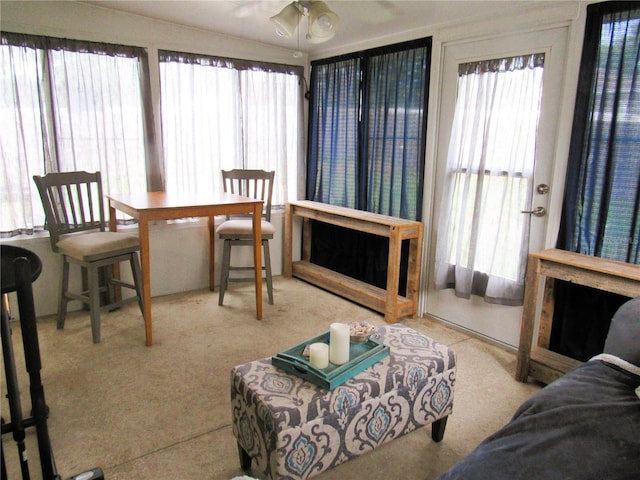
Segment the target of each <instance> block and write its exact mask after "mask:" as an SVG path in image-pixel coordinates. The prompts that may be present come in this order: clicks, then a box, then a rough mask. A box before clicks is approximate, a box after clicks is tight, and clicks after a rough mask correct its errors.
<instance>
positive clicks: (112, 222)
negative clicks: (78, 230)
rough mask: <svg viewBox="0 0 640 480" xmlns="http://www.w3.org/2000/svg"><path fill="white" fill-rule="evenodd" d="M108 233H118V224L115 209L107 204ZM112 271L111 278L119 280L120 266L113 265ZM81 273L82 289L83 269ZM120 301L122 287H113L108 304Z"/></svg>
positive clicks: (117, 264)
mask: <svg viewBox="0 0 640 480" xmlns="http://www.w3.org/2000/svg"><path fill="white" fill-rule="evenodd" d="M109 231H110V232H117V231H118V222H117V219H116V209H115V208H114V207H112V206H111V204H109ZM111 268H112V269H113V273H112V275H113V278H114V279H118V280H119V279H120V264H119V263H114V264H113V265H112V267H111ZM82 273H83V287H84V274H85V269H84V268H83V269H82ZM121 299H122V287H120V285H114V287H113V298H110V299H109V301H110V302H119V301H120V300H121Z"/></svg>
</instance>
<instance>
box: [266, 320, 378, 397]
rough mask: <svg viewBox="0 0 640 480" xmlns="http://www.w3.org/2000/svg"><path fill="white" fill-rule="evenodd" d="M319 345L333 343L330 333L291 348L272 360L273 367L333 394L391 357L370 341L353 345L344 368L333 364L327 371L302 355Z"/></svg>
mask: <svg viewBox="0 0 640 480" xmlns="http://www.w3.org/2000/svg"><path fill="white" fill-rule="evenodd" d="M316 342H325V343H329V332H328V331H326V332H324V333H321V334H320V335H317V336H316V337H313V338H310V339H308V340H306V341H304V342H302V343H301V344H299V345H296V346H295V347H291V348H288V349H287V350H284V351H282V352H280V353H277V354H275V355H274V356H273V357H271V363H272V364H273V365H274V366H276V367H278V368H280V369H282V370H284V371H285V372H288V373H292V374H294V375H296V376H298V377H300V378H303V379H305V380H307V381H308V382H311V383H313V384H314V385H318V386H319V387H322V388H326V389H328V390H333V389H334V388H335V387H337V386H338V385H341V384H342V383H344V382H346V381H347V380H349V379H350V378H351V377H353V376H355V375H357V374H358V373H360V372H362V371H363V370H364V369H366V368H367V367H369V366H370V365H373V364H374V363H376V362H378V361H380V360H381V359H383V358H384V357H386V356H387V355H389V347H387V346H386V345H383V344H382V343H380V342H378V341H377V340H374V339H371V338H369V339H368V340H367V341H366V342H351V343H350V345H349V361H348V362H347V363H345V364H343V365H335V364H333V363H331V362H329V366H328V367H326V368H321V369H320V368H316V367H314V366H313V365H312V364H311V362H309V360H308V359H307V358H305V357H304V356H303V355H302V352H304V349H305V347H306V346H307V345H309V344H311V343H316Z"/></svg>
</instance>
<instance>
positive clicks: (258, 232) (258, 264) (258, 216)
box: [253, 203, 262, 320]
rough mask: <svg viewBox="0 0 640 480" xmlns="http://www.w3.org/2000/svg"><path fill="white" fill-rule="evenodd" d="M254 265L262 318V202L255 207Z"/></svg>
mask: <svg viewBox="0 0 640 480" xmlns="http://www.w3.org/2000/svg"><path fill="white" fill-rule="evenodd" d="M253 265H254V272H255V279H256V281H255V284H256V317H257V319H258V320H262V203H256V204H255V206H254V209H253Z"/></svg>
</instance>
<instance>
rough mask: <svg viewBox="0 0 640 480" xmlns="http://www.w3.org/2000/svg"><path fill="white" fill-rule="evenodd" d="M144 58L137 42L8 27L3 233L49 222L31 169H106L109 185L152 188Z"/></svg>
mask: <svg viewBox="0 0 640 480" xmlns="http://www.w3.org/2000/svg"><path fill="white" fill-rule="evenodd" d="M142 58H144V62H146V52H143V51H142V49H136V48H133V47H121V46H116V45H108V44H96V43H91V42H79V41H73V40H64V39H54V38H50V37H36V36H30V35H20V34H9V33H4V32H3V33H2V45H1V47H0V69H1V72H0V79H1V83H0V86H1V91H0V102H1V105H2V115H1V116H0V128H1V130H2V135H1V137H0V145H1V150H0V156H1V158H0V165H1V166H2V167H1V168H2V170H1V171H0V192H2V193H1V195H2V202H1V207H0V208H1V213H2V214H1V215H0V232H1V233H2V235H3V236H10V235H15V234H18V233H28V232H31V231H33V229H34V228H41V227H42V226H43V225H44V212H43V210H42V204H41V201H40V198H39V196H38V193H37V190H36V188H35V184H34V183H33V179H32V177H33V175H43V174H45V173H49V172H57V171H70V170H87V171H96V170H100V171H101V172H102V181H103V184H104V190H105V192H111V193H127V192H129V191H132V190H136V189H141V188H142V189H146V184H147V176H146V148H145V146H146V143H145V142H146V141H147V135H146V133H145V132H146V130H145V124H144V106H143V99H142V97H143V93H142V90H143V88H142V85H143V82H142V80H141V78H142V72H141V70H142V68H143V67H142V65H141V64H142V62H141V59H142ZM145 65H146V64H145Z"/></svg>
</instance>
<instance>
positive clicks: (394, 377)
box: [231, 325, 455, 480]
mask: <svg viewBox="0 0 640 480" xmlns="http://www.w3.org/2000/svg"><path fill="white" fill-rule="evenodd" d="M376 336H377V338H378V339H379V340H381V341H382V342H383V343H384V344H385V345H388V346H389V347H390V354H389V356H388V357H385V358H384V359H382V360H381V361H379V362H377V363H375V364H374V365H372V366H370V367H369V368H367V369H366V370H364V371H363V372H361V373H359V374H358V375H356V376H355V377H353V378H352V379H350V380H348V381H347V382H345V383H343V384H342V385H340V386H339V387H337V388H335V389H334V390H331V391H329V390H325V389H322V388H321V387H318V386H315V385H313V384H311V383H309V382H306V381H304V380H303V379H301V378H299V377H297V376H295V375H292V374H289V373H286V372H284V371H282V370H279V369H277V368H275V367H274V366H273V365H271V359H270V358H268V359H264V360H258V361H255V362H250V363H247V364H244V365H239V366H237V367H235V368H234V369H233V370H232V372H231V404H232V412H233V433H234V435H235V437H236V439H237V441H238V445H239V446H240V447H241V448H242V449H244V450H245V451H246V452H247V453H248V454H249V456H251V457H252V459H253V472H254V474H260V475H261V476H263V477H265V478H271V479H274V480H275V479H307V478H310V477H312V476H315V475H317V474H318V473H320V472H323V471H325V470H327V469H328V468H331V467H333V466H336V465H338V464H340V463H342V462H344V461H347V460H349V459H351V458H354V457H356V456H358V455H362V454H363V453H365V452H368V451H370V450H373V449H374V448H376V447H378V446H380V445H382V444H383V443H385V442H388V441H390V440H392V439H394V438H398V437H400V436H402V435H404V434H406V433H409V432H412V431H414V430H415V429H417V428H419V427H421V426H423V425H427V424H430V423H433V422H434V421H436V420H439V419H441V418H444V417H446V416H448V415H449V414H450V413H451V410H452V407H453V388H454V383H455V354H454V352H453V351H452V350H450V349H449V348H447V347H446V346H445V345H442V344H440V343H438V342H436V341H434V340H432V339H430V338H428V337H426V336H424V335H422V334H420V333H418V332H416V331H414V330H412V329H410V328H408V327H406V326H403V325H389V326H385V327H382V328H380V329H379V330H378V332H377V334H376Z"/></svg>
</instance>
